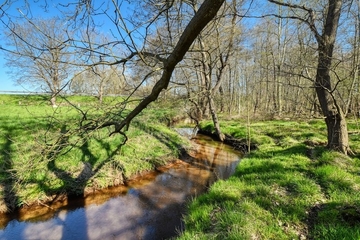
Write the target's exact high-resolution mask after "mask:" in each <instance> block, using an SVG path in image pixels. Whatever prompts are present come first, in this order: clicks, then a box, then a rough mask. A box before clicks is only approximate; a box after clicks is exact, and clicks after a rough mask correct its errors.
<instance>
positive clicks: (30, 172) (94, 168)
mask: <svg viewBox="0 0 360 240" xmlns="http://www.w3.org/2000/svg"><path fill="white" fill-rule="evenodd" d="M70 100H71V101H72V102H73V103H75V105H76V106H77V107H78V108H80V109H82V110H83V111H84V112H85V111H86V112H87V117H91V118H92V117H97V116H102V115H103V114H104V112H105V110H103V109H102V107H101V106H100V107H98V104H99V103H98V102H97V100H96V99H95V98H94V97H85V96H84V97H76V96H74V97H70ZM47 101H48V100H47V99H46V98H45V97H42V96H32V95H27V96H16V95H14V96H8V95H0V121H1V125H0V152H1V154H0V205H4V201H5V202H7V205H8V207H11V206H12V207H14V206H22V205H24V204H31V203H33V202H36V201H39V200H40V201H41V200H46V199H47V198H49V197H52V196H53V195H55V194H62V193H67V194H84V192H86V191H92V190H93V189H96V188H103V187H108V186H113V185H118V184H121V183H123V181H124V180H126V179H127V178H130V177H131V176H133V175H134V174H138V173H140V172H142V171H148V170H151V169H154V168H155V167H157V166H159V165H162V164H165V163H166V161H168V160H169V159H171V158H174V157H176V156H178V154H179V148H180V147H182V146H184V145H186V144H187V140H186V139H184V138H181V137H179V135H178V134H177V133H176V132H175V131H174V130H171V129H169V128H167V127H166V125H165V122H166V121H164V118H166V116H167V114H168V113H167V112H166V111H164V110H161V109H160V110H158V111H157V110H156V109H149V110H147V111H146V112H144V113H142V115H141V116H140V117H139V118H137V119H136V120H135V121H134V122H133V124H132V125H130V128H129V129H128V131H126V135H127V137H128V141H127V144H126V145H124V146H122V143H123V142H124V137H123V136H122V135H120V134H114V135H112V136H109V134H110V132H112V131H113V129H111V128H104V129H100V130H97V131H93V132H88V133H82V134H80V135H79V134H76V131H74V129H75V130H76V129H77V128H78V127H79V125H78V122H79V121H78V120H79V119H80V118H82V117H83V115H81V114H79V111H78V110H77V109H75V108H74V107H71V106H70V105H69V104H65V103H67V102H66V101H65V99H61V98H60V99H59V105H60V106H59V107H57V108H52V107H51V106H49V104H48V102H47ZM104 101H106V102H107V104H108V103H109V102H111V103H114V102H118V101H120V100H116V99H114V98H109V99H104ZM62 104H63V105H62ZM104 106H105V105H104ZM109 106H110V105H109V104H108V105H106V107H109ZM172 111H174V110H172ZM169 114H170V113H169ZM64 129H65V130H64ZM67 130H71V131H73V132H74V134H70V135H69V136H67V137H66V138H64V139H65V140H64V141H65V145H63V146H62V145H61V143H57V141H59V139H60V138H59V137H61V136H62V135H63V134H64V131H65V132H66V131H67ZM56 143H57V144H56ZM2 189H6V190H4V191H2ZM0 209H1V210H2V211H4V208H3V207H2V208H0ZM5 210H6V209H5ZM7 210H8V209H7Z"/></svg>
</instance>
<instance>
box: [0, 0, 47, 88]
mask: <svg viewBox="0 0 360 240" xmlns="http://www.w3.org/2000/svg"><path fill="white" fill-rule="evenodd" d="M34 2H35V3H34ZM39 2H41V1H36V0H35V1H31V0H30V1H27V3H28V4H29V5H30V7H31V13H32V16H33V17H37V16H41V17H50V16H54V14H53V13H51V12H45V11H44V9H43V8H39V7H37V6H38V5H39ZM52 3H53V1H52ZM26 9H27V7H26V6H25V1H14V2H12V3H11V5H10V6H5V7H4V10H5V12H6V14H7V15H10V16H11V17H20V16H21V13H20V11H21V12H23V13H24V14H25V13H26V12H27V10H26ZM3 20H4V21H6V20H7V18H6V17H3ZM3 37H4V36H3V34H1V35H0V45H2V46H3V45H4V41H3ZM6 54H7V53H6V52H3V51H0V91H26V92H27V91H32V90H33V89H31V88H28V87H27V86H19V85H17V84H16V83H15V81H13V80H12V79H11V77H10V76H9V74H8V72H9V69H8V68H7V67H6V66H5V64H6V61H5V59H4V57H5V56H6Z"/></svg>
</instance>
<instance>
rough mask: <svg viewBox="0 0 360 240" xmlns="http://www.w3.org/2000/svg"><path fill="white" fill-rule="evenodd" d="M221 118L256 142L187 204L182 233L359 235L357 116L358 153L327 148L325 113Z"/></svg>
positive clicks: (354, 128) (354, 125)
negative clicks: (318, 116) (304, 117)
mask: <svg viewBox="0 0 360 240" xmlns="http://www.w3.org/2000/svg"><path fill="white" fill-rule="evenodd" d="M222 123H223V124H222V129H223V131H224V133H226V134H229V135H231V136H233V137H235V138H238V139H244V140H245V142H247V141H246V140H249V138H250V141H251V142H252V143H254V144H256V145H257V146H258V149H257V150H256V151H251V152H250V153H248V154H247V155H246V156H245V157H244V158H243V159H242V160H241V162H240V164H239V165H238V167H237V169H236V172H235V174H234V175H233V176H232V177H230V178H229V179H228V180H226V181H218V182H216V183H215V184H214V185H213V186H212V187H210V189H209V192H208V193H206V194H204V195H201V196H198V197H196V198H195V199H194V200H193V201H192V202H191V204H189V206H188V212H187V214H186V216H185V231H184V232H183V233H182V234H181V236H180V237H179V238H178V239H359V238H360V191H359V190H360V176H359V172H360V160H359V152H360V135H359V127H358V122H357V121H355V120H349V129H350V131H351V132H352V134H350V139H351V148H352V150H353V151H354V152H355V153H356V155H355V156H353V157H349V156H344V155H342V154H340V153H337V152H329V151H327V150H326V149H325V144H326V128H325V123H324V122H323V120H311V121H302V122H297V121H264V122H256V123H252V124H251V125H250V126H248V125H247V124H246V123H245V122H240V121H227V122H222ZM202 127H203V128H204V129H207V130H212V127H211V124H210V123H203V124H202ZM249 133H250V134H249Z"/></svg>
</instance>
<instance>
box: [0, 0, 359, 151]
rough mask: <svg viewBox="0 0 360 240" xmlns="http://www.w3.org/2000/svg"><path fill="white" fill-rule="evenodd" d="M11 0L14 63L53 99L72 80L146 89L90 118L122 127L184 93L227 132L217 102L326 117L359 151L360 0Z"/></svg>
mask: <svg viewBox="0 0 360 240" xmlns="http://www.w3.org/2000/svg"><path fill="white" fill-rule="evenodd" d="M11 6H12V5H11V3H10V2H5V3H4V4H3V5H2V6H1V10H2V14H1V21H2V23H3V27H4V29H5V30H4V32H5V34H4V35H3V37H4V39H5V41H6V42H7V44H8V45H7V46H2V47H1V48H2V49H3V50H4V54H5V56H6V59H7V63H8V66H9V67H11V69H12V73H13V75H14V79H16V80H17V81H19V82H20V83H22V84H24V83H33V84H35V86H38V87H42V88H45V89H46V91H50V92H51V93H52V94H51V102H52V105H54V106H55V105H56V96H57V95H59V94H61V93H62V92H64V91H67V92H72V93H74V94H76V93H81V94H84V93H87V94H93V95H96V96H97V97H98V99H99V101H100V102H101V101H102V98H103V96H104V95H109V94H112V95H114V94H115V95H116V94H119V95H127V96H145V98H144V99H143V101H142V102H141V103H140V104H139V106H138V108H135V109H134V111H133V112H132V113H130V114H129V115H128V117H127V118H125V119H123V120H122V121H120V122H117V121H113V119H103V121H102V123H101V124H96V125H94V126H92V127H90V128H89V129H96V128H99V127H108V126H114V127H115V130H114V132H119V131H121V130H122V129H123V128H124V127H125V126H128V124H129V123H130V122H131V120H132V119H133V117H135V116H136V114H138V113H139V112H140V111H141V110H142V109H143V108H145V107H146V106H147V105H148V104H149V103H150V102H152V101H154V100H156V99H157V98H158V96H159V93H160V92H163V95H160V97H161V96H164V97H165V96H166V99H167V100H169V101H170V100H171V99H177V98H182V99H184V98H186V99H187V100H188V101H187V104H186V106H184V111H186V112H188V114H189V115H190V116H191V117H192V118H194V119H195V120H196V121H200V120H202V119H204V118H208V117H211V118H212V120H213V122H214V125H215V128H216V130H217V134H218V136H219V138H220V139H221V140H222V139H224V135H223V134H222V133H221V129H220V126H219V120H218V114H219V113H222V114H223V115H229V116H233V115H236V116H240V117H241V116H248V115H251V116H252V117H258V118H275V117H294V118H300V117H301V118H310V117H324V118H325V122H326V124H327V129H328V146H329V147H330V148H332V149H337V150H340V151H342V152H344V153H348V152H349V151H351V150H350V149H349V148H348V145H349V144H348V140H347V129H346V120H345V117H346V116H357V115H358V114H359V111H360V106H359V100H360V99H359V98H360V95H359V91H360V89H359V87H360V86H359V84H360V83H359V76H360V73H359V61H360V47H359V43H360V39H359V37H360V1H359V0H353V1H343V0H317V1H311V2H309V1H290V0H289V1H280V0H279V1H274V0H268V1H262V0H258V1H256V0H240V1H239V0H227V1H213V0H205V1H183V0H166V1H165V0H164V1H160V0H159V1H150V0H149V1H147V0H146V1H138V0H136V1H133V2H132V3H131V4H128V2H127V1H117V2H116V3H115V2H107V1H104V2H102V1H99V2H95V1H79V2H74V3H71V2H68V3H63V4H60V5H58V6H57V8H56V9H57V10H59V11H58V12H59V13H61V15H60V16H61V17H59V16H56V17H51V18H49V19H44V18H39V17H36V18H32V17H31V16H30V15H29V14H25V13H24V12H21V14H20V15H19V17H18V18H17V17H15V16H14V15H10V14H9V13H8V12H9V11H8V9H11ZM47 7H49V6H47ZM201 8H203V9H206V10H207V11H208V12H210V13H212V14H213V15H212V16H211V18H210V19H208V18H209V17H208V16H207V15H208V14H206V13H204V12H202V11H201ZM259 9H262V10H259ZM213 11H215V13H214V12H213ZM185 53H186V54H185ZM175 66H176V68H175ZM169 74H170V75H169ZM146 96H147V97H146Z"/></svg>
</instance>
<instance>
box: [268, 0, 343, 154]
mask: <svg viewBox="0 0 360 240" xmlns="http://www.w3.org/2000/svg"><path fill="white" fill-rule="evenodd" d="M269 2H272V3H276V4H278V5H282V6H286V7H289V8H292V9H296V10H301V11H304V12H305V13H306V18H301V17H298V16H293V17H292V18H295V19H297V20H300V21H302V22H304V23H305V24H307V25H308V26H309V28H310V30H311V32H312V33H313V34H314V36H315V39H316V41H317V44H318V48H317V50H318V63H317V71H316V77H315V82H314V86H315V90H316V94H317V97H318V100H319V103H320V106H321V110H322V113H323V115H324V117H325V122H326V126H327V139H328V145H327V146H328V148H330V149H334V150H338V151H341V152H343V153H345V154H347V153H348V152H349V151H350V149H349V140H348V132H347V125H346V119H345V114H344V112H343V110H342V109H341V106H340V104H339V103H338V101H337V99H336V98H335V95H334V91H335V90H336V86H337V84H338V83H339V82H338V83H337V84H335V87H333V86H332V82H331V72H332V71H333V69H332V67H333V66H332V63H333V53H334V46H335V41H336V33H337V29H338V26H339V20H340V15H341V11H342V2H343V1H342V0H329V1H328V4H327V6H326V9H324V12H325V13H326V14H325V16H324V18H323V29H322V32H320V31H319V30H318V25H317V24H316V20H317V19H316V16H315V11H314V10H313V9H311V8H308V7H306V6H305V5H302V6H300V5H297V4H290V3H283V2H280V1H275V0H269ZM279 17H280V18H281V17H282V16H279Z"/></svg>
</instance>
